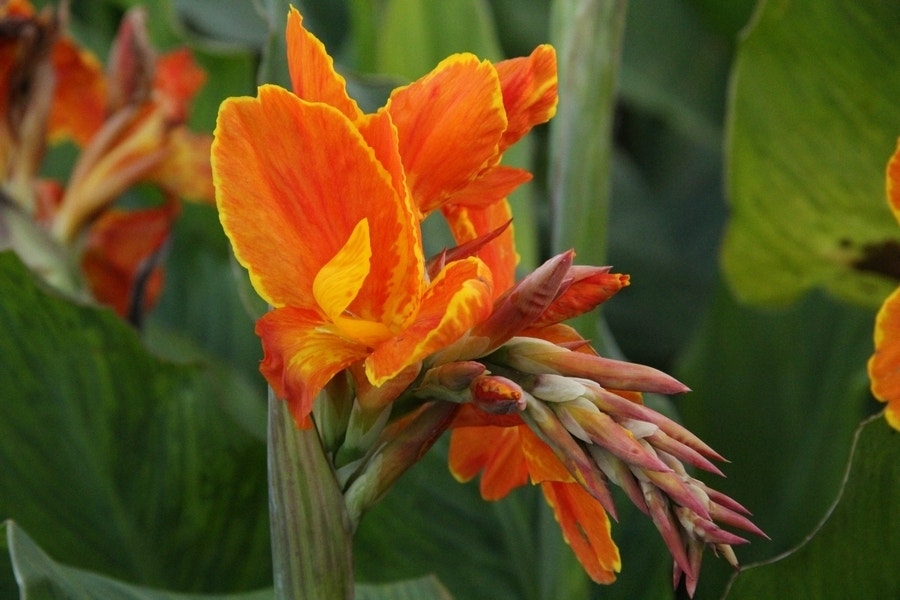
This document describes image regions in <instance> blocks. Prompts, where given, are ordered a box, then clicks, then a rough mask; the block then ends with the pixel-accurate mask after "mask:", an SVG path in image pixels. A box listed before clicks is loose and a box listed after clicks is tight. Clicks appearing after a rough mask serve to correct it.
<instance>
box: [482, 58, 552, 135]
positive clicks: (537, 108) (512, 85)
mask: <svg viewBox="0 0 900 600" xmlns="http://www.w3.org/2000/svg"><path fill="white" fill-rule="evenodd" d="M497 73H498V75H499V76H500V85H501V87H502V88H503V106H504V107H505V109H506V118H507V119H508V121H509V126H508V127H507V129H506V131H505V132H504V134H503V139H502V140H501V142H500V152H503V151H504V150H506V149H507V148H508V147H510V146H511V145H513V144H514V143H516V142H517V141H518V140H519V139H521V138H522V136H524V135H525V134H526V133H528V132H529V131H530V130H531V128H532V127H534V126H535V125H538V124H540V123H545V122H546V121H549V120H550V119H551V118H552V117H553V115H554V114H555V113H556V103H557V76H556V50H554V49H553V46H550V45H549V44H544V45H542V46H538V47H537V48H535V50H534V52H532V53H531V55H530V56H528V57H526V58H513V59H510V60H504V61H501V62H499V63H497Z"/></svg>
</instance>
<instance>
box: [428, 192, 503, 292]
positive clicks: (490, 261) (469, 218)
mask: <svg viewBox="0 0 900 600" xmlns="http://www.w3.org/2000/svg"><path fill="white" fill-rule="evenodd" d="M442 212H443V215H444V219H446V221H447V224H448V225H449V227H450V231H451V232H452V233H453V237H454V239H456V241H457V243H459V244H463V243H465V242H468V241H471V240H474V239H476V238H478V237H480V236H482V235H485V234H487V233H490V232H491V231H494V230H496V229H497V228H498V227H501V226H503V225H504V224H506V223H508V222H509V220H510V219H512V211H511V210H510V207H509V203H508V202H507V201H506V200H501V201H500V202H494V203H493V204H491V205H489V206H484V207H471V206H459V205H456V204H451V205H446V206H444V208H443V209H442ZM476 256H478V258H480V259H481V260H482V261H483V262H484V263H485V264H486V265H487V266H488V268H489V269H490V271H491V275H492V277H493V282H494V299H496V298H497V297H499V296H500V295H502V294H503V292H505V291H506V290H508V289H509V288H511V287H512V286H513V285H514V284H515V282H516V265H517V264H518V262H519V254H518V253H517V252H516V242H515V234H514V231H513V228H512V226H510V227H507V228H506V229H505V230H504V231H503V232H501V233H500V235H498V236H497V237H496V238H495V239H493V240H491V241H490V242H489V243H488V244H486V245H485V246H484V247H483V248H481V249H480V250H479V251H478V252H477V254H476Z"/></svg>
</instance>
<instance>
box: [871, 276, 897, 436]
mask: <svg viewBox="0 0 900 600" xmlns="http://www.w3.org/2000/svg"><path fill="white" fill-rule="evenodd" d="M868 367H869V378H870V379H871V381H872V393H873V394H874V395H875V397H876V398H878V399H879V400H881V401H882V402H887V410H886V412H885V417H886V418H887V420H888V423H890V425H891V426H892V427H893V428H894V429H898V430H900V288H897V290H896V291H894V293H893V294H891V295H890V296H888V298H887V300H885V301H884V304H882V305H881V310H879V311H878V317H877V318H876V320H875V353H874V354H873V355H872V357H871V358H870V359H869V364H868Z"/></svg>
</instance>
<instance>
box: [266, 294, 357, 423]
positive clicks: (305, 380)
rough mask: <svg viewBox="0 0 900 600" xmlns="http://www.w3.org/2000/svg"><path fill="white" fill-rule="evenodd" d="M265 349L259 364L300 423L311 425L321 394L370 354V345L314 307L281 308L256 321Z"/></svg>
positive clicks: (270, 383)
mask: <svg viewBox="0 0 900 600" xmlns="http://www.w3.org/2000/svg"><path fill="white" fill-rule="evenodd" d="M256 334H257V335H258V336H259V337H260V339H261V340H262V345H263V351H264V353H265V355H264V357H263V361H262V363H261V364H260V367H259V370H260V371H261V372H262V374H263V376H265V378H266V381H268V382H269V385H271V386H272V389H273V390H274V391H275V395H276V396H278V397H279V398H282V399H284V400H286V401H287V403H288V405H289V406H290V409H291V414H292V415H293V416H294V420H295V421H296V422H297V425H298V426H299V427H303V428H306V427H309V425H310V421H309V414H310V412H311V411H312V405H313V400H314V399H315V397H316V394H318V393H319V391H320V390H321V389H322V388H323V387H325V384H326V383H328V381H329V380H330V379H331V378H332V377H333V376H334V375H335V374H336V373H337V372H338V371H340V370H341V369H344V368H346V367H348V366H349V365H350V364H352V363H354V362H356V361H358V360H360V359H362V358H363V357H365V355H366V353H367V352H368V349H367V348H366V346H364V345H362V344H359V343H357V342H354V341H352V340H348V339H346V338H344V337H342V336H339V335H337V334H336V333H335V331H334V330H333V328H332V327H331V326H329V325H328V324H327V323H325V322H323V320H322V318H321V316H320V315H319V314H318V313H317V312H315V311H311V310H304V309H300V308H294V307H285V308H276V309H274V310H271V311H269V312H267V313H266V314H265V315H263V316H262V317H261V318H260V319H259V320H258V321H257V322H256Z"/></svg>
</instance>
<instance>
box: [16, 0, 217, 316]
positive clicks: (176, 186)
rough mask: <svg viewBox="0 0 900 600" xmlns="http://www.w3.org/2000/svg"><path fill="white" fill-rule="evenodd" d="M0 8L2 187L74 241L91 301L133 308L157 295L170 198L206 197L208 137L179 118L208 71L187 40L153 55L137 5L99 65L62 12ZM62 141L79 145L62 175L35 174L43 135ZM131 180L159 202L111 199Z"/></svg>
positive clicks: (65, 241)
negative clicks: (123, 204) (125, 204)
mask: <svg viewBox="0 0 900 600" xmlns="http://www.w3.org/2000/svg"><path fill="white" fill-rule="evenodd" d="M0 19H2V21H3V23H4V25H5V28H4V31H6V32H8V33H9V36H8V37H4V38H3V39H2V40H0V53H2V55H3V57H4V60H3V62H2V65H3V67H2V68H0V110H2V112H3V114H4V115H5V117H6V118H5V119H4V123H3V126H2V127H0V138H2V140H3V142H4V144H3V147H4V151H5V153H0V154H4V155H3V156H0V158H3V159H4V160H3V167H4V171H3V172H2V173H0V176H2V178H3V182H4V190H5V191H6V193H7V194H8V195H9V196H10V198H11V199H12V200H13V201H14V202H15V203H16V204H17V205H18V206H19V208H20V209H21V210H23V211H25V213H27V214H28V215H30V216H31V217H32V218H33V219H35V220H36V221H38V222H40V223H41V224H42V225H43V226H45V227H46V228H47V229H48V230H49V231H50V232H51V234H52V236H53V237H54V238H55V239H56V240H57V241H58V242H59V243H60V244H62V245H63V246H66V247H68V248H73V249H75V248H77V249H78V250H77V251H78V252H80V253H81V261H80V262H81V266H82V271H83V273H84V277H85V279H86V282H87V285H88V287H89V288H90V290H91V292H92V295H93V296H94V297H95V298H96V299H97V300H99V301H100V302H102V303H104V304H108V305H110V306H112V307H113V308H115V309H116V311H117V312H118V313H119V314H121V315H123V316H125V315H127V314H131V315H132V316H135V317H137V316H138V315H139V313H140V312H141V311H142V310H145V309H146V308H148V307H149V306H151V305H152V304H153V303H154V302H155V299H156V297H157V296H158V293H159V290H160V287H161V272H160V270H159V268H158V266H157V262H158V257H159V254H160V252H161V250H162V248H163V245H164V242H165V241H166V239H167V238H168V232H169V230H170V229H171V226H172V224H173V222H174V219H175V218H176V216H177V214H178V202H177V199H178V198H179V197H189V198H193V199H198V200H205V201H212V199H213V189H212V174H211V169H210V165H209V147H210V144H211V141H212V139H211V136H209V135H206V134H196V133H193V132H191V131H189V130H188V129H187V127H186V125H185V119H186V116H187V110H188V104H189V102H190V100H191V99H192V98H193V96H194V95H195V94H196V92H197V91H198V90H199V88H200V87H201V86H202V84H203V81H204V79H205V74H204V73H203V71H202V70H201V69H200V68H199V67H198V66H197V65H196V64H195V62H194V60H193V58H192V57H191V54H190V52H189V51H187V50H185V49H180V50H175V51H173V52H169V53H166V54H163V55H161V56H158V57H157V54H156V51H155V50H154V49H153V48H152V46H151V44H150V42H149V40H148V38H147V34H146V26H145V21H146V15H145V13H144V12H143V11H142V10H141V9H138V8H136V9H132V10H130V11H129V12H128V13H127V14H126V16H125V18H124V19H123V22H122V24H121V27H120V30H119V32H118V35H117V37H116V40H115V42H114V45H113V48H112V51H111V53H110V59H109V65H108V69H107V71H106V73H104V72H103V70H102V65H101V64H100V62H99V61H98V60H97V59H96V58H95V57H94V56H93V55H92V54H91V53H90V52H88V51H86V50H84V49H82V48H80V47H79V46H78V45H77V44H76V43H75V42H74V41H73V40H72V39H71V38H69V37H67V36H66V35H65V22H64V19H65V15H60V14H54V13H53V12H52V11H50V10H49V9H46V10H44V11H42V12H41V13H40V14H35V12H34V9H33V8H32V6H31V4H30V3H28V2H26V1H24V0H17V1H15V2H10V3H8V4H6V5H4V7H3V8H0ZM20 90H26V92H25V94H24V95H23V94H22V93H21V92H20ZM62 141H71V142H73V143H74V144H75V145H76V146H77V147H78V148H79V150H80V154H79V156H78V158H77V160H76V163H75V166H74V167H73V170H72V172H71V175H70V176H69V179H68V181H67V182H65V184H56V183H55V182H48V181H41V180H39V179H38V177H37V174H38V172H39V169H40V165H41V160H42V158H43V153H44V150H45V147H46V145H47V144H48V143H58V142H62ZM137 183H150V184H153V185H155V186H156V187H157V188H158V189H159V190H160V191H161V192H162V195H163V197H164V200H163V203H162V206H158V207H152V208H147V209H139V210H128V211H124V210H119V209H114V208H112V205H113V204H114V203H115V202H116V200H117V199H118V198H119V197H120V196H121V195H122V194H123V193H124V192H126V191H127V190H128V189H129V188H131V187H132V186H133V185H135V184H137ZM25 258H26V262H28V257H25Z"/></svg>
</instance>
